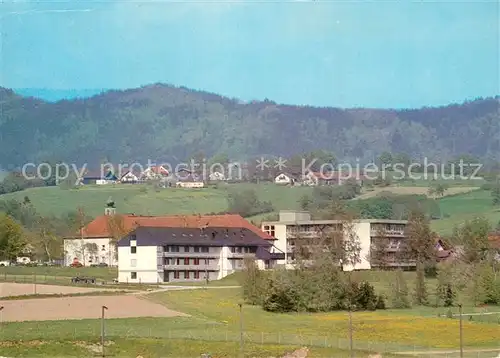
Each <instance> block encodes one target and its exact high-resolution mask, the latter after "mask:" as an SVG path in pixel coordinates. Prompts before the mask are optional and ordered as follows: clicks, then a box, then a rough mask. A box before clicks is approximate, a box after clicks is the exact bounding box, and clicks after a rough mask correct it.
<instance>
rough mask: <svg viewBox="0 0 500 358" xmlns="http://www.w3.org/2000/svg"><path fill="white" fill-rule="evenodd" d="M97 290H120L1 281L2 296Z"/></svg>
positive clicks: (0, 290)
mask: <svg viewBox="0 0 500 358" xmlns="http://www.w3.org/2000/svg"><path fill="white" fill-rule="evenodd" d="M97 291H118V290H117V289H109V288H100V287H74V286H57V285H45V284H43V285H42V284H39V285H38V284H33V283H12V282H6V283H0V298H1V297H8V296H24V295H34V294H38V295H49V294H72V293H87V292H97Z"/></svg>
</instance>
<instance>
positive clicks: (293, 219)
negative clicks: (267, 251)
mask: <svg viewBox="0 0 500 358" xmlns="http://www.w3.org/2000/svg"><path fill="white" fill-rule="evenodd" d="M406 225H407V221H405V220H375V219H374V220H354V221H352V222H345V221H341V220H312V219H311V215H310V214H309V213H308V212H305V211H286V210H283V211H280V213H279V220H278V221H272V222H271V221H269V222H263V223H262V230H263V231H264V232H266V233H268V234H269V235H271V236H273V237H275V238H276V241H275V243H274V246H275V247H276V248H277V249H279V250H280V251H282V252H284V253H285V257H284V259H283V260H280V261H278V264H284V265H286V267H287V268H293V267H294V266H293V263H294V249H295V243H296V242H297V241H300V240H307V239H314V238H320V237H321V236H322V235H328V234H329V233H332V232H337V233H340V234H342V235H343V236H344V238H347V239H352V240H356V241H358V243H359V245H360V248H361V250H360V262H358V263H356V264H355V265H343V270H344V271H352V270H369V269H371V268H372V264H371V263H370V259H369V257H370V251H371V248H372V245H373V244H374V242H375V241H376V240H377V239H380V238H381V237H382V236H384V237H387V238H389V247H388V248H387V251H388V252H387V256H388V261H389V265H390V266H393V267H404V266H413V265H414V264H412V263H405V262H398V261H397V260H396V255H395V253H396V251H397V250H398V248H399V246H400V243H401V240H404V239H405V227H406Z"/></svg>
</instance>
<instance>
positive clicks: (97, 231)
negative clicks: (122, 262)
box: [83, 214, 274, 240]
mask: <svg viewBox="0 0 500 358" xmlns="http://www.w3.org/2000/svg"><path fill="white" fill-rule="evenodd" d="M120 216H121V217H122V218H123V226H124V230H125V231H132V230H133V229H135V228H136V227H138V226H149V227H187V228H205V227H227V228H246V229H249V230H251V231H252V232H254V233H255V234H257V235H259V236H260V237H261V238H262V239H265V240H274V238H273V237H272V236H271V235H269V234H267V233H265V232H264V231H262V230H261V229H260V228H258V227H256V226H254V225H252V224H251V223H250V222H249V221H247V220H245V219H244V218H243V217H241V216H240V215H237V214H225V215H176V216H136V215H120ZM109 218H110V217H109V216H106V215H102V216H98V217H97V218H95V219H94V220H93V221H92V222H91V223H89V224H88V225H87V226H86V227H85V228H84V229H83V236H84V237H94V238H97V237H111V236H112V235H111V233H110V232H109V224H108V222H109Z"/></svg>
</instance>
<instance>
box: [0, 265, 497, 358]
mask: <svg viewBox="0 0 500 358" xmlns="http://www.w3.org/2000/svg"><path fill="white" fill-rule="evenodd" d="M355 275H357V278H359V279H366V280H368V281H370V282H372V283H373V284H374V285H375V287H376V289H377V291H379V292H383V293H386V294H389V284H390V282H392V281H394V277H393V275H394V273H393V272H383V273H380V272H359V273H355ZM404 275H405V276H406V279H407V282H408V285H409V289H410V291H412V290H413V286H414V284H413V282H414V281H413V278H414V276H415V273H412V272H405V273H404ZM240 280H241V277H239V276H238V275H233V276H231V277H228V278H226V279H225V280H222V281H213V282H211V284H210V285H217V286H224V285H227V286H232V285H235V284H238V283H240ZM434 288H435V281H433V280H429V281H428V290H429V292H431V293H432V292H433V291H434ZM143 298H144V299H150V300H152V301H154V302H157V303H162V304H164V305H166V306H167V307H169V308H171V309H175V310H178V311H181V312H184V313H187V314H189V315H191V316H190V317H176V318H129V319H108V320H106V337H107V340H109V341H111V342H112V343H111V344H110V345H109V346H108V347H106V352H107V355H108V356H115V357H118V356H120V357H137V356H138V355H141V356H142V357H144V358H146V357H157V356H162V357H172V358H173V357H199V356H200V354H201V353H211V354H212V356H213V357H214V358H215V357H228V358H229V357H236V356H238V352H239V338H240V313H239V308H238V303H241V302H242V298H241V289H240V288H217V289H210V288H208V289H197V290H181V291H167V292H157V293H150V294H148V295H145V296H144V297H143ZM459 299H461V300H462V301H463V302H464V306H465V307H464V313H465V314H464V322H463V325H464V342H465V344H464V346H465V347H466V349H468V350H478V349H486V348H492V349H493V348H495V349H500V347H499V341H498V337H500V322H499V321H498V317H499V315H494V314H491V315H487V314H485V315H484V316H481V315H478V313H479V312H481V311H485V308H477V307H472V306H471V305H470V303H469V304H466V302H467V298H466V297H461V298H459ZM430 300H431V302H432V297H431V298H430ZM109 309H110V310H112V309H113V307H109ZM486 310H488V311H489V312H490V313H494V312H497V311H500V307H488V308H486ZM446 311H447V309H444V308H432V307H414V308H412V309H407V310H391V309H389V310H383V311H376V312H354V313H353V328H354V334H353V338H354V347H355V349H356V350H357V351H356V355H355V356H356V357H360V358H361V357H365V358H366V357H368V355H369V353H368V352H384V353H387V352H403V351H404V352H413V351H417V352H426V353H422V355H416V356H421V357H446V355H440V354H437V353H436V354H434V353H432V354H430V353H428V352H434V351H438V352H439V351H442V350H456V349H458V347H459V331H458V322H457V319H450V318H445V317H444V315H445V313H446ZM242 313H243V316H242V317H243V327H244V328H243V331H244V350H245V356H246V357H270V356H274V357H279V356H281V355H283V354H284V353H285V352H291V351H293V350H295V349H297V348H299V347H302V346H307V347H309V348H310V352H311V354H310V356H309V357H313V358H314V357H317V358H319V357H325V358H326V357H332V358H333V357H335V358H337V357H339V358H342V357H349V352H348V347H349V340H348V329H349V328H348V327H349V325H348V315H347V314H346V313H345V312H332V313H318V314H311V313H306V314H297V313H291V314H273V313H268V312H265V311H263V310H262V309H261V308H260V307H255V306H249V305H243V310H242ZM453 313H457V309H456V308H454V309H453ZM467 314H475V315H474V316H473V320H469V319H468V317H467ZM99 335H100V321H99V320H76V321H75V320H73V321H46V322H44V321H42V322H22V323H19V322H9V323H3V324H2V329H1V330H0V341H1V342H2V343H1V344H0V349H1V352H2V354H4V355H5V354H6V355H8V356H23V355H27V354H29V356H30V357H31V356H47V355H51V356H65V357H69V356H85V353H87V356H88V352H89V351H92V350H93V351H94V352H97V353H98V352H99V350H98V347H97V346H96V345H92V343H93V342H94V343H97V342H99ZM20 340H22V342H20ZM97 353H95V354H97ZM383 356H384V357H395V356H396V355H390V354H384V355H383ZM492 356H493V354H492V353H491V352H479V353H478V352H477V351H474V353H466V355H465V357H467V358H469V357H476V358H477V357H483V358H491V357H492ZM447 357H449V358H451V357H458V354H456V353H454V354H451V353H450V354H449V355H447Z"/></svg>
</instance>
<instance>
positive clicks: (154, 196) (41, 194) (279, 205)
mask: <svg viewBox="0 0 500 358" xmlns="http://www.w3.org/2000/svg"><path fill="white" fill-rule="evenodd" d="M443 182H446V183H447V184H449V185H450V187H449V189H448V190H447V191H446V192H445V195H446V196H445V197H443V198H440V199H438V200H437V202H438V204H439V206H440V208H441V212H442V214H443V216H444V217H445V218H443V219H440V220H435V221H433V223H432V227H433V229H434V230H436V231H437V232H438V233H440V234H443V235H449V234H451V233H452V231H453V227H454V225H456V224H460V223H462V222H463V221H465V220H467V219H470V218H473V217H474V216H477V215H484V216H486V217H487V218H488V219H489V220H491V222H492V224H494V225H496V223H497V222H498V221H499V220H500V208H494V207H493V205H492V202H491V194H490V192H489V191H483V190H474V189H477V188H478V185H479V183H478V181H477V180H462V181H443ZM429 183H430V181H422V180H420V181H413V182H412V181H400V182H398V183H397V185H393V186H390V187H386V188H376V189H373V190H366V191H365V192H364V193H363V194H362V195H361V196H360V197H358V198H357V199H356V200H362V199H369V198H372V197H373V196H376V195H377V194H380V193H381V192H383V191H388V192H392V193H394V194H396V195H398V194H399V195H412V194H414V195H421V194H427V188H428V186H429ZM410 184H413V185H410ZM245 189H253V190H255V192H256V193H257V195H258V197H259V198H260V199H261V200H266V201H271V202H272V203H273V205H274V208H275V210H276V212H275V213H274V214H276V213H277V211H279V210H284V209H288V210H294V209H295V210H296V209H300V204H299V199H300V198H301V197H302V196H303V195H304V194H311V193H312V190H313V189H312V188H310V187H292V188H290V187H284V186H278V185H274V184H272V183H263V184H224V183H221V184H218V185H217V186H214V187H209V188H204V189H194V190H193V189H182V188H169V189H163V190H159V191H156V190H154V189H153V188H152V187H151V186H147V185H109V186H85V187H81V188H79V189H61V188H59V187H49V188H33V189H28V190H26V191H21V192H17V193H11V194H6V195H2V196H1V197H0V199H2V200H9V199H16V200H23V198H24V196H28V197H29V198H30V200H31V202H32V203H33V205H34V206H35V208H36V209H37V210H38V211H40V212H41V214H54V215H62V214H64V213H67V212H68V211H72V210H76V208H77V207H78V206H81V207H83V208H84V210H85V212H86V213H87V214H88V215H90V216H97V215H100V214H102V213H103V208H104V205H105V201H106V199H107V198H108V197H110V196H111V197H112V198H113V199H114V200H115V202H116V205H117V208H118V211H119V212H121V213H136V214H143V215H161V214H163V215H175V214H193V213H210V212H221V211H225V210H226V209H227V198H228V195H229V194H230V193H231V192H232V191H235V190H245ZM270 215H272V214H270V213H268V214H262V215H257V216H254V217H252V218H250V219H251V220H252V221H254V222H256V223H259V222H260V221H261V220H262V219H264V218H266V217H269V216H270Z"/></svg>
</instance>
